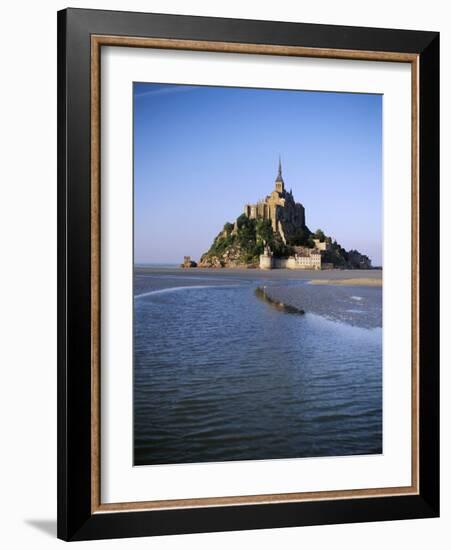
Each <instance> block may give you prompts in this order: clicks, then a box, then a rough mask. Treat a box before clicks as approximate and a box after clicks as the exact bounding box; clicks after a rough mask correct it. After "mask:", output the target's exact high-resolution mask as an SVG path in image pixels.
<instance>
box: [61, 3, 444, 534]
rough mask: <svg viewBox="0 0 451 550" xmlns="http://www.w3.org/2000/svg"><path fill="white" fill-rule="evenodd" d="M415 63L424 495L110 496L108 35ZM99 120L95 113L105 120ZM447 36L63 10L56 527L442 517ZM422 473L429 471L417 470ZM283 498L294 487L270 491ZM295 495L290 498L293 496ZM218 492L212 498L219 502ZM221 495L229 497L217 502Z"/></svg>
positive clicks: (244, 525) (73, 530) (417, 344)
mask: <svg viewBox="0 0 451 550" xmlns="http://www.w3.org/2000/svg"><path fill="white" fill-rule="evenodd" d="M112 43H113V44H116V45H117V46H118V47H120V46H121V45H134V46H139V47H165V48H166V47H174V48H178V49H200V50H209V51H235V52H236V51H242V52H243V53H249V52H254V53H261V54H263V55H264V54H268V53H271V54H274V53H275V54H277V55H304V56H316V57H318V56H320V57H331V58H350V59H373V60H385V61H390V60H391V61H404V62H409V63H412V68H413V71H412V73H413V75H414V79H413V81H412V90H413V96H412V98H413V105H414V109H413V114H412V121H413V127H414V129H415V131H414V132H413V138H412V167H413V175H414V176H413V181H414V185H413V187H412V190H413V195H412V206H413V227H412V229H413V243H414V246H413V275H414V278H413V281H414V283H413V292H412V303H413V306H414V307H413V310H414V312H416V314H415V315H414V316H413V319H412V323H413V327H414V331H413V335H414V336H413V339H414V348H413V350H414V352H415V355H417V360H416V359H415V360H414V364H413V371H412V372H413V373H414V375H415V377H416V380H417V381H418V384H417V385H415V387H414V389H413V393H412V397H413V412H414V415H415V416H414V417H413V418H417V419H418V422H414V426H413V432H412V435H413V440H414V441H415V451H416V452H417V454H415V460H414V461H413V466H414V468H413V469H414V471H415V472H417V473H415V475H414V479H413V481H412V488H413V489H415V490H414V491H411V492H409V491H385V492H384V490H380V491H375V490H373V491H367V492H366V493H365V492H364V491H363V492H360V493H359V494H347V492H346V491H342V492H341V493H339V492H337V494H334V495H322V496H321V495H320V498H315V497H314V496H312V495H309V498H306V497H305V495H304V497H303V498H301V497H299V498H285V499H284V498H267V499H266V500H265V499H260V500H259V499H254V500H252V499H250V498H249V499H248V500H246V499H245V500H244V501H243V500H240V499H239V498H238V497H237V498H234V497H231V498H229V499H227V501H222V502H217V503H214V502H200V503H196V502H193V503H188V507H187V503H184V504H183V503H176V502H174V504H173V505H172V506H168V505H167V504H168V503H166V505H165V506H154V507H153V509H151V508H152V507H151V506H146V505H144V506H143V505H141V506H134V507H133V506H131V505H128V504H130V503H128V504H127V503H122V505H119V504H118V505H113V506H105V505H103V506H102V505H101V503H100V501H99V476H98V472H99V466H98V457H99V447H98V436H99V434H98V418H99V409H98V404H99V399H98V370H96V369H97V366H98V363H99V360H98V359H99V358H98V353H99V352H98V338H99V337H98V328H99V323H100V319H99V308H98V304H99V297H98V294H99V292H98V291H99V284H100V272H99V269H100V266H99V248H98V245H97V243H98V238H99V223H98V222H99V208H98V207H99V200H100V199H99V163H98V162H97V160H98V154H99V151H100V144H99V139H98V138H99V135H98V132H97V130H98V126H97V125H96V120H97V121H98V86H97V85H96V83H97V84H98V80H97V79H98V75H99V64H98V59H99V58H98V53H99V51H100V47H101V46H102V44H112ZM93 121H94V122H93ZM438 184H439V35H438V33H432V32H422V31H404V30H387V29H371V28H356V27H338V26H326V25H311V24H300V23H280V22H279V23H275V22H269V21H250V20H236V19H217V18H206V17H191V16H172V15H157V14H144V13H130V12H111V11H98V10H79V9H68V10H64V11H61V12H59V13H58V267H59V276H58V292H59V301H58V304H59V305H58V308H59V309H58V315H59V322H58V536H59V537H60V538H62V539H65V540H83V539H97V538H112V537H131V536H145V535H161V534H171V533H174V534H175V533H192V532H206V531H221V530H222V531H227V530H237V529H256V528H269V527H284V526H297V525H314V524H328V523H347V522H358V521H376V520H388V519H407V518H422V517H435V516H437V515H438V513H439V419H438V412H439V402H438V399H439V372H438V371H439V341H438V338H439V336H438V334H439V333H438V323H439V294H438V292H439V284H438V283H439V269H438V265H439V264H438V261H439V260H438V258H439V220H438V201H439V185H438ZM417 474H418V475H417ZM268 496H269V497H283V496H284V495H268ZM286 496H288V495H286ZM207 500H208V499H207ZM218 504H219V505H218Z"/></svg>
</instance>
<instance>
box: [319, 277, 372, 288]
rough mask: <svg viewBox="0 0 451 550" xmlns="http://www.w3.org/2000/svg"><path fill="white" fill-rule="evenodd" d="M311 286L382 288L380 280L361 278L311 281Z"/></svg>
mask: <svg viewBox="0 0 451 550" xmlns="http://www.w3.org/2000/svg"><path fill="white" fill-rule="evenodd" d="M310 284H311V285H345V286H378V287H381V286H382V279H374V278H373V279H371V278H369V277H362V278H360V279H313V280H311V281H310Z"/></svg>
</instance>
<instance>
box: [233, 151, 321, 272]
mask: <svg viewBox="0 0 451 550" xmlns="http://www.w3.org/2000/svg"><path fill="white" fill-rule="evenodd" d="M244 213H245V214H246V216H247V217H248V218H252V219H254V218H255V219H264V220H270V221H271V225H272V229H273V231H274V232H275V233H278V234H279V235H280V236H281V238H282V240H283V242H284V243H285V244H287V238H289V237H290V236H291V235H294V234H295V233H296V231H298V230H299V229H303V230H307V228H306V225H305V209H304V207H303V205H302V204H300V203H298V202H296V201H295V200H294V197H293V193H292V191H291V189H290V191H286V189H285V182H284V181H283V177H282V163H281V161H280V158H279V170H278V173H277V177H276V181H275V187H274V190H273V191H272V192H271V194H270V195H268V196H267V197H266V198H265V199H263V200H260V201H258V202H257V203H256V204H246V206H245V207H244ZM313 242H314V243H315V247H314V248H308V247H305V246H295V247H293V249H294V251H295V253H294V255H293V256H290V257H289V258H275V257H274V256H273V254H272V252H271V250H270V249H269V247H267V246H266V247H265V252H264V254H262V255H261V256H260V268H261V269H274V268H285V269H324V268H325V267H327V268H330V265H329V264H327V265H326V264H324V263H323V261H322V256H323V254H324V252H325V251H326V250H327V249H328V247H329V245H328V243H326V242H320V241H319V239H313Z"/></svg>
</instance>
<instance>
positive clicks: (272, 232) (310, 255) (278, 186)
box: [182, 158, 371, 270]
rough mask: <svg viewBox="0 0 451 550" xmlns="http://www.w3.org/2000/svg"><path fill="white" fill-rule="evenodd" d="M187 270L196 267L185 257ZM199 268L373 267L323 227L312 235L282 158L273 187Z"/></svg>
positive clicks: (218, 241) (226, 230)
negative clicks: (287, 185)
mask: <svg viewBox="0 0 451 550" xmlns="http://www.w3.org/2000/svg"><path fill="white" fill-rule="evenodd" d="M182 266H183V267H195V266H197V264H196V262H193V261H192V259H191V257H189V256H186V257H185V259H184V262H183V264H182ZM199 267H260V268H261V269H274V268H285V269H314V270H319V269H334V268H342V269H343V268H346V269H371V260H370V259H369V258H368V256H366V255H364V254H361V253H360V252H359V251H357V250H350V251H346V250H345V249H344V248H342V247H341V246H340V245H339V244H338V243H337V242H336V241H335V240H333V239H332V237H330V236H327V235H326V234H325V233H324V232H323V231H322V230H321V229H318V230H317V231H315V232H314V233H313V232H312V231H310V229H309V228H308V227H307V225H306V217H305V208H304V206H303V205H302V204H301V203H298V202H296V201H295V198H294V195H293V192H292V190H291V189H290V191H287V190H286V188H285V182H284V179H283V175H282V163H281V160H280V158H279V167H278V172H277V177H276V179H275V182H274V189H273V190H272V191H271V193H270V194H269V195H267V196H266V197H265V198H264V199H261V200H259V201H258V202H256V203H255V204H246V205H245V206H244V213H243V214H241V216H239V217H238V218H237V219H236V220H235V222H234V223H230V222H227V223H226V224H225V225H224V227H223V229H222V231H221V232H220V233H219V234H218V235H217V237H216V238H215V240H214V242H213V244H212V245H211V247H210V249H209V250H208V251H207V252H206V253H205V254H203V255H202V257H201V259H200V262H199Z"/></svg>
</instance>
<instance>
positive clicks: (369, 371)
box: [134, 268, 382, 465]
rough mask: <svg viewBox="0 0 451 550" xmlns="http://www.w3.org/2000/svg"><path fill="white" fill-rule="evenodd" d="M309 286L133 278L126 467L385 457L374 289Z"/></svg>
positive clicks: (238, 275) (162, 275) (266, 277)
mask: <svg viewBox="0 0 451 550" xmlns="http://www.w3.org/2000/svg"><path fill="white" fill-rule="evenodd" d="M354 274H355V272H352V275H349V273H348V277H351V276H352V277H354ZM306 277H307V274H302V275H301V274H299V276H296V275H293V274H292V273H289V274H287V272H286V271H278V272H277V271H272V272H269V274H265V273H264V272H261V271H259V270H247V271H243V272H240V271H231V270H230V271H229V270H226V271H213V270H181V269H161V268H160V269H153V268H141V269H136V270H135V283H134V294H135V297H134V463H135V465H145V464H169V463H186V462H191V463H192V462H209V461H215V462H217V461H226V460H258V459H277V458H294V457H321V456H343V455H357V454H374V453H381V452H382V328H381V323H382V289H381V288H373V287H371V288H370V287H358V286H355V287H343V286H340V287H339V286H334V285H326V286H320V285H318V286H314V285H310V284H308V282H307V281H306ZM257 288H260V289H261V288H265V292H266V291H267V292H268V293H272V297H273V299H278V300H283V302H284V303H292V304H295V305H296V307H297V308H300V307H301V306H303V307H302V309H303V311H304V312H305V313H304V314H297V313H287V312H286V311H284V310H281V309H280V308H277V307H274V304H273V303H270V302H268V301H266V300H264V299H261V297H259V294H258V292H257V293H256V289H257Z"/></svg>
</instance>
